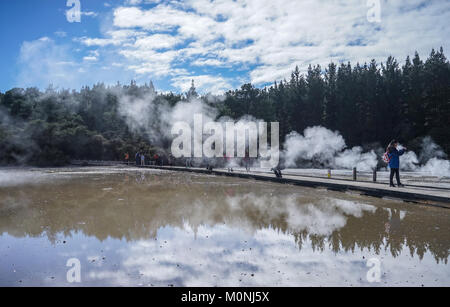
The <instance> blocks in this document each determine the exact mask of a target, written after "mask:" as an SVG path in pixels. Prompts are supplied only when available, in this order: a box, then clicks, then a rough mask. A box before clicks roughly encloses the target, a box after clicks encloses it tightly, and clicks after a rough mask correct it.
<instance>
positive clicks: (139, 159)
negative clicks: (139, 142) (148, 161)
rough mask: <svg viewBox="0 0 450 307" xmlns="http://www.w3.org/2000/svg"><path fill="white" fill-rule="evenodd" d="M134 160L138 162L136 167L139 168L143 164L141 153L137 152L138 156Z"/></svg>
mask: <svg viewBox="0 0 450 307" xmlns="http://www.w3.org/2000/svg"><path fill="white" fill-rule="evenodd" d="M134 160H135V162H136V166H139V165H140V164H141V153H140V152H137V153H136V155H135V156H134Z"/></svg>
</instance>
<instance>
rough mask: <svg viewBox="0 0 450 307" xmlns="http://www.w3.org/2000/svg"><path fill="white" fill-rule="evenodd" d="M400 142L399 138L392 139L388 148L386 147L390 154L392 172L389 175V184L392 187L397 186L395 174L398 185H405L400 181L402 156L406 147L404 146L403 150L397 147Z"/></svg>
mask: <svg viewBox="0 0 450 307" xmlns="http://www.w3.org/2000/svg"><path fill="white" fill-rule="evenodd" d="M397 146H398V142H397V140H392V141H391V143H389V146H388V148H387V149H386V152H387V154H388V156H389V168H390V169H391V173H390V176H389V185H390V186H391V187H395V185H394V175H395V178H396V179H397V185H398V186H399V187H404V185H403V184H402V183H401V182H400V156H402V155H403V154H404V153H405V151H406V148H403V149H401V150H398V149H397Z"/></svg>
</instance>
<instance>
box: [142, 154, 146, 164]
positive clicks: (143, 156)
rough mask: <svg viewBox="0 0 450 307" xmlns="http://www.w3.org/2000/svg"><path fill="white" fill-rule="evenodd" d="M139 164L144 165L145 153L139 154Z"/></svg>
mask: <svg viewBox="0 0 450 307" xmlns="http://www.w3.org/2000/svg"><path fill="white" fill-rule="evenodd" d="M141 166H145V155H144V154H141Z"/></svg>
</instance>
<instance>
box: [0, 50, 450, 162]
mask: <svg viewBox="0 0 450 307" xmlns="http://www.w3.org/2000/svg"><path fill="white" fill-rule="evenodd" d="M124 96H125V97H135V98H139V99H143V100H145V99H151V103H152V108H154V112H151V113H152V114H149V115H148V117H149V118H151V120H149V122H148V124H147V125H146V126H145V129H143V128H142V127H138V128H136V127H133V126H132V125H130V123H129V121H127V117H126V115H125V114H124V112H123V108H122V107H121V100H122V97H124ZM148 97H151V98H148ZM211 97H212V96H211V95H209V94H208V95H204V96H198V94H197V93H196V91H195V88H194V87H192V88H191V89H190V91H189V92H187V93H183V94H174V93H158V92H157V91H156V90H155V88H154V86H153V84H152V83H150V84H145V85H141V86H138V85H136V83H135V82H134V81H132V82H131V84H130V85H121V84H117V85H115V86H105V85H104V84H101V83H99V84H97V85H94V86H93V87H92V88H91V87H84V88H82V89H81V90H79V91H75V90H72V91H70V90H61V89H60V90H55V89H53V88H52V87H51V86H50V87H49V88H48V89H47V90H45V91H43V92H42V91H40V90H39V89H37V88H27V89H21V88H14V89H11V90H9V91H7V92H5V93H0V164H2V165H12V164H31V165H40V166H46V165H63V164H66V163H68V162H69V161H70V160H72V159H93V160H122V159H123V157H124V154H125V153H130V155H131V156H133V154H134V153H135V152H136V151H138V150H142V151H144V152H146V153H148V154H151V155H153V154H154V153H157V152H158V153H160V154H164V153H165V152H167V149H168V148H169V143H168V142H167V140H164V139H160V138H154V137H152V134H153V131H152V129H151V128H152V127H155V128H154V129H155V130H157V129H158V127H159V126H158V125H157V123H155V122H157V121H158V116H155V114H156V115H158V112H162V111H161V110H162V109H163V106H164V107H165V108H173V107H174V106H175V105H176V104H177V103H179V102H180V101H188V100H191V99H193V98H196V99H201V100H202V101H203V102H204V103H205V104H206V105H208V106H210V107H211V108H214V109H216V110H217V117H218V118H219V117H223V116H228V117H231V118H233V119H240V118H242V117H243V116H246V115H251V116H253V117H255V118H257V119H262V120H265V121H267V122H272V121H278V122H279V123H280V134H281V135H280V137H281V139H280V140H281V142H283V138H284V137H285V136H286V135H288V134H289V133H290V132H292V131H297V132H302V131H303V130H304V129H305V128H307V127H310V126H317V125H321V126H324V127H327V128H329V129H332V130H337V131H339V132H340V133H341V134H342V135H343V136H344V138H345V139H346V141H347V145H349V146H354V145H363V146H366V147H370V146H375V144H376V146H385V145H386V143H387V142H388V141H389V140H390V139H392V138H394V137H396V138H399V139H400V141H401V142H402V143H404V144H406V145H408V147H410V148H411V149H414V148H415V147H416V146H418V143H419V139H420V138H422V137H424V136H431V137H432V138H433V139H434V141H435V142H436V143H438V144H439V145H441V146H442V148H443V149H444V150H445V152H446V153H447V154H449V153H450V129H449V127H448V126H449V119H450V63H449V61H448V60H447V59H446V57H445V55H444V52H443V50H442V48H441V49H440V50H439V51H435V50H433V51H432V52H431V54H430V55H429V57H428V58H427V59H426V60H425V61H423V60H421V59H420V57H419V55H418V54H417V53H416V54H415V56H414V57H413V58H410V57H408V58H407V59H406V61H405V62H404V63H399V62H398V61H397V60H396V59H395V58H393V57H389V58H388V59H387V60H386V62H384V63H380V64H379V63H376V61H375V60H372V61H371V62H370V63H364V64H359V63H357V64H356V65H352V64H351V63H342V64H340V65H336V64H335V63H331V64H329V65H328V67H326V68H323V67H321V66H319V65H316V66H310V67H309V68H308V71H307V72H306V73H305V74H301V73H300V71H299V69H298V67H296V68H295V70H294V71H293V72H292V74H291V77H290V79H289V80H282V81H277V82H275V83H274V84H273V85H272V86H270V87H265V88H262V89H260V88H256V87H255V86H253V85H252V84H244V85H242V87H241V88H240V89H236V90H233V91H229V92H227V93H224V95H223V97H216V98H211ZM146 110H147V109H146ZM141 113H142V112H141ZM140 116H141V117H145V116H146V114H140ZM156 140H158V141H156Z"/></svg>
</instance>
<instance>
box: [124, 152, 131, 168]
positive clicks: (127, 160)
mask: <svg viewBox="0 0 450 307" xmlns="http://www.w3.org/2000/svg"><path fill="white" fill-rule="evenodd" d="M129 162H130V155H129V154H128V152H127V153H125V163H126V164H127V165H128V163H129Z"/></svg>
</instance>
